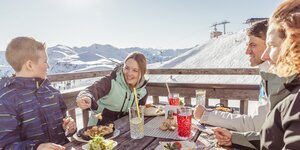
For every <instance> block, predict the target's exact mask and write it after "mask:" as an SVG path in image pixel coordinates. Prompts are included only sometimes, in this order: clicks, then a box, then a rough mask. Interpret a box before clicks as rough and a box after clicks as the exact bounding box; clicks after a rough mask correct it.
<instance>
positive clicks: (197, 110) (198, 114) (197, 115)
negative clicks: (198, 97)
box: [194, 105, 206, 119]
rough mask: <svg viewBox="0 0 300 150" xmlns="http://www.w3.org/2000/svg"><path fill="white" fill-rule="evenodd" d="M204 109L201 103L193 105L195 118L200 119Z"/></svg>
mask: <svg viewBox="0 0 300 150" xmlns="http://www.w3.org/2000/svg"><path fill="white" fill-rule="evenodd" d="M205 110H206V109H205V107H203V106H202V105H197V106H196V107H195V111H194V117H195V119H200V118H201V117H202V115H203V113H204V111H205Z"/></svg>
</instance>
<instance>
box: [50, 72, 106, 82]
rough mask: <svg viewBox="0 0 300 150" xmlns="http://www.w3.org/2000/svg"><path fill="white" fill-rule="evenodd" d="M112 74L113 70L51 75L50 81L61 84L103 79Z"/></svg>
mask: <svg viewBox="0 0 300 150" xmlns="http://www.w3.org/2000/svg"><path fill="white" fill-rule="evenodd" d="M110 72H111V70H104V71H89V72H78V73H60V74H51V75H48V79H49V80H50V81H51V82H60V81H67V80H76V79H86V78H94V77H102V76H105V75H108V74H110Z"/></svg>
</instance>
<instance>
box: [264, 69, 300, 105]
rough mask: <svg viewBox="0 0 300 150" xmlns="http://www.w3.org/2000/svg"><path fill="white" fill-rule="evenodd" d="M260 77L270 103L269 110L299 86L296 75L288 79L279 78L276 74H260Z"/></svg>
mask: <svg viewBox="0 0 300 150" xmlns="http://www.w3.org/2000/svg"><path fill="white" fill-rule="evenodd" d="M260 75H261V77H262V79H263V87H264V89H265V92H266V95H267V97H268V98H269V100H270V103H271V109H273V108H274V107H275V106H276V104H277V103H279V102H280V101H281V100H283V99H284V98H285V97H287V96H288V95H290V94H291V92H292V91H293V90H294V89H295V88H297V87H299V86H300V82H299V76H298V75H297V74H295V75H292V76H290V77H279V76H277V75H276V74H272V73H266V72H261V73H260Z"/></svg>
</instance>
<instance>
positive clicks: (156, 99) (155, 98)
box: [152, 96, 159, 104]
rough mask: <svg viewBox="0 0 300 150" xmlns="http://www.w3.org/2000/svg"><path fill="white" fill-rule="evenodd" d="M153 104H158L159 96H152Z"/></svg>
mask: <svg viewBox="0 0 300 150" xmlns="http://www.w3.org/2000/svg"><path fill="white" fill-rule="evenodd" d="M152 98H153V104H159V96H152Z"/></svg>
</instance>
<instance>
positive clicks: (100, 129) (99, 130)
mask: <svg viewBox="0 0 300 150" xmlns="http://www.w3.org/2000/svg"><path fill="white" fill-rule="evenodd" d="M113 127H114V125H113V124H109V125H108V126H93V127H92V128H90V129H87V130H86V131H84V133H83V134H84V135H85V136H89V137H91V138H93V137H96V136H104V135H107V134H110V133H112V132H113V131H114V129H113Z"/></svg>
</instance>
